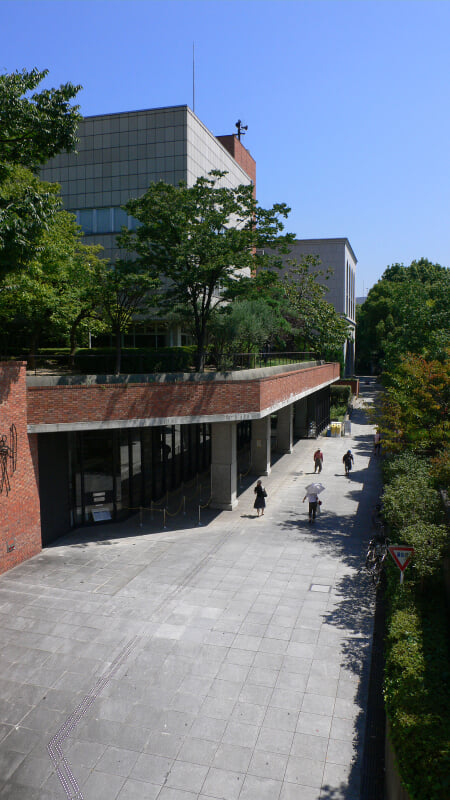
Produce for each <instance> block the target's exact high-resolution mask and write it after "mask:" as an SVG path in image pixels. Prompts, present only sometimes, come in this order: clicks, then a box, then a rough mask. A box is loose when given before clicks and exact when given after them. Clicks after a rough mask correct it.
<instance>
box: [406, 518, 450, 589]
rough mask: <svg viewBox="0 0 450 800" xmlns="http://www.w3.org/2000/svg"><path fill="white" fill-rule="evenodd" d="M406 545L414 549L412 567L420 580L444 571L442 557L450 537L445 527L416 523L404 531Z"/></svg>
mask: <svg viewBox="0 0 450 800" xmlns="http://www.w3.org/2000/svg"><path fill="white" fill-rule="evenodd" d="M402 539H403V542H404V543H405V544H406V545H409V546H410V547H414V555H413V559H412V567H413V569H415V574H416V575H417V576H418V578H419V579H420V580H422V579H424V578H428V577H429V576H430V575H433V574H435V573H436V572H438V571H439V570H440V569H442V556H443V553H444V550H445V548H446V546H447V545H448V544H449V543H450V537H449V534H448V530H447V528H446V526H445V525H433V524H431V523H429V522H422V521H420V522H414V523H412V524H411V525H406V527H404V528H403V530H402Z"/></svg>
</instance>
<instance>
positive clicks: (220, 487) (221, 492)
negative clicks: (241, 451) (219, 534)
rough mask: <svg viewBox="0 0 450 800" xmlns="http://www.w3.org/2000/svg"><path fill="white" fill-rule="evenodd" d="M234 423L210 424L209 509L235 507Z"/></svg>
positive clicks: (227, 509) (229, 508)
mask: <svg viewBox="0 0 450 800" xmlns="http://www.w3.org/2000/svg"><path fill="white" fill-rule="evenodd" d="M236 453H237V448H236V423H235V422H213V423H212V424H211V508H219V509H221V510H222V511H232V510H233V508H236V506H237V459H236Z"/></svg>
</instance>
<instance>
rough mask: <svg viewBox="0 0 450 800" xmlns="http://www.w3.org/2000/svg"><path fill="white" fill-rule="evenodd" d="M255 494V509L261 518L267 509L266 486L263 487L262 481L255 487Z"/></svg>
mask: <svg viewBox="0 0 450 800" xmlns="http://www.w3.org/2000/svg"><path fill="white" fill-rule="evenodd" d="M255 494H256V497H255V502H254V504H253V508H256V513H257V515H258V517H259V516H261V517H263V516H264V509H265V507H266V497H267V492H266V490H265V488H264V486H263V485H262V483H261V481H258V483H257V484H256V486H255Z"/></svg>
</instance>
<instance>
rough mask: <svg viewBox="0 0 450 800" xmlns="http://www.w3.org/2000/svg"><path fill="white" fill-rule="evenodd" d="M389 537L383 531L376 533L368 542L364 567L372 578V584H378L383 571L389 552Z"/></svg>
mask: <svg viewBox="0 0 450 800" xmlns="http://www.w3.org/2000/svg"><path fill="white" fill-rule="evenodd" d="M389 544H390V539H388V538H387V536H386V535H385V534H384V531H383V532H381V533H377V534H376V535H375V536H374V537H373V538H372V539H371V540H370V542H369V546H368V548H367V554H366V563H365V567H366V570H367V572H368V573H369V575H370V576H371V578H372V581H373V584H374V586H378V584H379V583H380V580H381V575H382V573H383V565H384V562H385V560H386V556H387V554H388V552H389V550H388V548H389Z"/></svg>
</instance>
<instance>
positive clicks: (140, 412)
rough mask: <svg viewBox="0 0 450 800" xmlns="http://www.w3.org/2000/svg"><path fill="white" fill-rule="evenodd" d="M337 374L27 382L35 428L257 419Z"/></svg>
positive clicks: (315, 369)
mask: <svg viewBox="0 0 450 800" xmlns="http://www.w3.org/2000/svg"><path fill="white" fill-rule="evenodd" d="M338 378H339V365H338V364H323V365H319V366H312V367H309V368H306V369H294V370H292V371H291V372H283V373H281V374H275V375H270V376H267V377H259V378H257V379H254V380H252V379H250V378H249V379H247V380H236V381H230V380H223V381H220V380H216V381H214V382H212V381H209V380H206V379H205V380H204V381H201V380H198V381H196V382H195V383H194V382H185V383H172V382H168V383H145V384H144V383H142V384H140V383H121V384H116V383H104V384H91V385H75V386H65V385H62V386H29V387H28V390H27V394H28V425H29V431H37V430H45V426H50V427H51V428H52V429H53V430H55V429H57V428H58V426H59V429H65V430H70V429H71V428H72V429H74V430H75V429H76V428H77V427H79V426H85V427H93V428H95V427H100V426H101V425H102V423H110V426H111V427H112V424H113V423H114V422H116V423H118V426H120V423H123V422H128V423H132V421H133V420H136V421H139V424H148V425H151V424H161V420H165V419H168V420H170V421H172V422H173V421H174V420H177V421H179V422H192V421H195V422H209V421H214V420H217V419H235V420H237V421H239V420H240V419H258V418H260V417H262V416H265V415H267V414H268V413H271V411H273V410H276V409H277V408H280V407H282V406H284V405H287V404H288V403H291V402H294V401H295V400H296V399H299V398H300V397H302V396H305V395H306V394H311V393H312V392H314V391H316V390H317V389H319V388H321V387H322V386H326V385H327V384H330V383H332V382H334V381H335V380H337V379H338ZM145 421H146V422H145Z"/></svg>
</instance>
